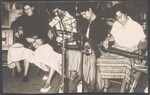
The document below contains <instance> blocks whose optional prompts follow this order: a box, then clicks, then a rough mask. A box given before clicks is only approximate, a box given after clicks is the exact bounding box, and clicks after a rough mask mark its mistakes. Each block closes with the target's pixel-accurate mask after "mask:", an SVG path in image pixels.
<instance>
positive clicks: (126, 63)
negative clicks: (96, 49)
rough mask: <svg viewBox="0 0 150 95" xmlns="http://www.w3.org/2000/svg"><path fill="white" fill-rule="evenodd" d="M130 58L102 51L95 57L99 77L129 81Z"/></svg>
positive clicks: (131, 61)
mask: <svg viewBox="0 0 150 95" xmlns="http://www.w3.org/2000/svg"><path fill="white" fill-rule="evenodd" d="M132 63H133V60H132V59H129V58H126V57H123V56H119V55H116V54H110V53H103V54H102V56H101V57H100V58H98V59H97V69H98V72H99V73H100V76H101V78H104V79H125V80H126V81H127V82H129V81H130V77H131V71H132V70H131V64H132Z"/></svg>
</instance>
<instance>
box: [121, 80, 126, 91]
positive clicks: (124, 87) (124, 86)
mask: <svg viewBox="0 0 150 95" xmlns="http://www.w3.org/2000/svg"><path fill="white" fill-rule="evenodd" d="M126 84H127V82H126V80H124V79H123V80H122V85H121V90H120V92H121V93H124V92H125V91H126Z"/></svg>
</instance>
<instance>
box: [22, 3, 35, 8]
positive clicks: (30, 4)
mask: <svg viewBox="0 0 150 95" xmlns="http://www.w3.org/2000/svg"><path fill="white" fill-rule="evenodd" d="M26 5H29V6H31V7H34V4H33V3H23V8H24V6H26Z"/></svg>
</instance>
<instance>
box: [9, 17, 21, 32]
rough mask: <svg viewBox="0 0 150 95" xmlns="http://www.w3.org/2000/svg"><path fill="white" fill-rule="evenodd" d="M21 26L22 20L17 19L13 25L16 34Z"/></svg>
mask: <svg viewBox="0 0 150 95" xmlns="http://www.w3.org/2000/svg"><path fill="white" fill-rule="evenodd" d="M20 26H21V18H20V17H19V18H17V19H16V20H15V21H13V22H12V24H11V29H12V30H13V31H14V32H17V29H18V28H19V27H20Z"/></svg>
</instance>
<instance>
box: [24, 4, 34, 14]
mask: <svg viewBox="0 0 150 95" xmlns="http://www.w3.org/2000/svg"><path fill="white" fill-rule="evenodd" d="M33 10H34V7H31V6H30V5H25V6H24V12H25V14H26V15H27V16H32V14H33Z"/></svg>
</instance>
